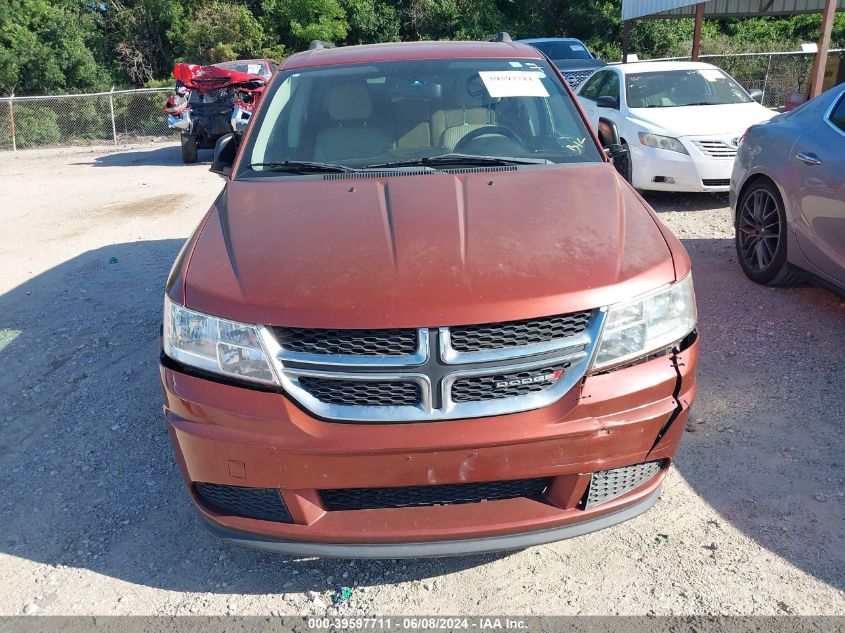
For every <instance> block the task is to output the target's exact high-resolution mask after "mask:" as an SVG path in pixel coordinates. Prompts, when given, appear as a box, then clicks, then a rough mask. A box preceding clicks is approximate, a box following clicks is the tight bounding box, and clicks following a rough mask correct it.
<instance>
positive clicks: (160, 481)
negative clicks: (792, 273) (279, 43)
mask: <svg viewBox="0 0 845 633" xmlns="http://www.w3.org/2000/svg"><path fill="white" fill-rule="evenodd" d="M0 178H2V182H3V192H4V195H3V198H4V199H5V200H6V202H5V204H4V205H3V209H2V210H0V263H2V265H1V266H0V363H1V364H0V366H2V369H3V371H2V372H0V488H1V489H2V490H3V494H2V497H0V516H2V523H1V524H0V525H2V527H0V586H2V587H3V590H2V591H1V592H0V614H19V613H41V614H187V613H200V614H227V613H228V614H294V613H295V614H305V613H325V612H327V610H328V612H329V613H342V614H351V613H363V614H376V613H379V614H397V615H399V614H408V613H418V614H419V613H429V614H450V613H451V614H486V613H511V614H520V615H525V614H577V613H581V614H617V613H621V614H633V615H641V614H840V615H842V614H845V593H844V592H843V590H845V529H844V528H845V481H844V480H843V477H845V469H843V462H844V461H845V441H844V440H843V420H845V397H843V385H845V345H844V344H843V330H845V303H843V300H842V299H841V298H839V297H837V296H835V295H833V294H831V293H829V292H827V291H824V290H820V289H816V288H794V289H780V290H770V289H765V288H762V287H759V286H756V285H754V284H752V283H751V282H749V281H748V280H746V278H745V277H744V276H743V275H742V273H741V272H740V270H739V267H738V265H737V263H736V258H735V255H734V252H733V242H732V239H731V238H732V228H731V225H730V220H729V211H728V209H727V208H726V201H725V199H724V198H718V197H713V196H708V195H704V196H670V195H660V196H657V195H655V196H650V197H649V199H650V201H651V203H652V204H653V205H654V206H655V208H656V209H657V210H658V211H659V212H660V213H661V217H662V218H663V220H664V221H665V222H666V223H667V224H668V225H669V226H670V227H671V228H672V229H673V230H674V231H675V232H676V233H677V235H678V236H679V237H680V238H681V239H682V240H683V241H684V243H685V244H686V247H687V249H688V250H689V252H690V254H691V256H692V259H693V263H694V271H695V272H694V274H695V280H696V289H697V294H698V301H699V313H700V321H701V323H700V330H701V336H702V352H701V359H700V365H699V374H698V375H699V381H700V382H699V393H698V400H697V402H696V404H695V407H694V410H693V413H692V417H691V424H690V426H689V428H688V431H689V432H688V433H687V434H686V435H685V438H684V441H683V443H682V445H681V449H680V453H679V455H678V461H677V468H675V469H673V472H672V473H671V474H670V476H669V478H668V480H667V481H666V485H665V487H664V493H663V498H662V500H661V501H660V502H659V503H658V505H657V506H655V508H654V509H652V510H651V511H650V512H648V513H647V514H645V515H643V516H640V517H638V518H637V519H635V520H633V521H631V522H629V523H625V524H623V525H620V526H617V527H614V528H611V529H608V530H605V531H602V532H598V533H594V534H590V535H587V536H584V537H581V538H578V539H575V540H569V541H564V542H560V543H557V544H553V545H547V546H543V547H536V548H532V549H528V550H525V551H521V552H518V553H510V554H501V555H488V556H480V557H467V558H454V559H439V560H426V561H372V562H370V561H365V562H361V561H353V562H350V561H335V560H315V559H308V560H302V559H299V560H296V559H290V558H287V557H283V556H279V555H269V554H263V553H260V552H255V551H251V550H246V549H240V548H237V547H233V546H228V545H225V544H222V543H220V542H218V541H216V540H215V539H214V538H213V537H211V536H209V535H208V534H207V533H206V532H205V531H204V530H203V529H202V528H201V527H200V525H199V523H198V521H197V520H196V518H195V515H194V512H193V510H192V509H191V507H190V505H189V502H188V499H187V496H186V495H185V493H184V491H183V489H182V488H183V487H182V481H181V478H180V476H179V474H178V472H177V468H176V464H175V462H174V460H173V455H172V451H171V448H170V443H169V440H168V438H167V434H166V432H165V427H164V423H163V420H162V417H161V409H160V406H161V396H160V392H159V386H158V374H157V357H158V328H159V323H160V311H161V303H162V288H163V284H164V279H165V276H166V274H167V271H168V269H169V267H170V264H171V262H172V261H173V259H174V257H175V255H176V253H177V251H178V250H179V247H180V245H181V242H182V240H183V239H184V238H185V237H186V236H187V235H188V233H189V232H190V231H191V229H192V228H193V227H194V225H195V224H196V223H197V222H198V220H199V219H200V217H201V216H202V214H203V213H204V212H205V210H206V209H207V207H208V206H209V204H210V203H211V201H212V200H213V198H214V197H215V195H216V194H217V192H218V191H219V189H220V187H221V181H220V180H219V178H218V177H217V176H215V175H213V174H210V173H209V172H208V166H207V164H205V165H195V166H183V165H181V164H180V163H179V150H178V148H177V147H175V146H171V145H167V146H161V145H159V146H139V147H129V148H122V149H121V151H119V152H115V151H114V150H113V148H82V149H64V150H45V151H41V150H39V151H26V152H18V153H17V154H12V153H10V152H5V153H2V154H0ZM342 585H347V586H350V587H352V588H353V593H352V597H351V599H349V600H348V601H346V602H344V603H343V604H342V605H341V606H340V607H339V608H338V609H335V608H332V607H327V606H326V605H328V604H330V603H331V596H332V594H333V592H335V591H337V590H338V588H339V587H341V586H342Z"/></svg>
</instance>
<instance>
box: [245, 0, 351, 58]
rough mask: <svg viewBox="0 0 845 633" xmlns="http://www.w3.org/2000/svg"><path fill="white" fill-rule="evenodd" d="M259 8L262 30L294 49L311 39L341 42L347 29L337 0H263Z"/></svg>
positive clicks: (343, 12)
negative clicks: (261, 14)
mask: <svg viewBox="0 0 845 633" xmlns="http://www.w3.org/2000/svg"><path fill="white" fill-rule="evenodd" d="M261 11H262V13H263V23H264V28H265V30H266V31H267V32H268V33H271V34H273V35H274V36H275V37H276V38H277V39H278V41H279V42H280V43H282V44H283V45H284V46H285V47H287V48H292V49H294V50H302V49H304V48H306V47H307V46H308V43H309V42H310V41H311V40H325V41H329V42H341V41H343V40H344V38H345V37H346V34H347V33H348V32H349V23H348V22H347V21H346V12H345V11H344V10H343V7H342V6H341V4H340V2H339V0H263V1H262V3H261Z"/></svg>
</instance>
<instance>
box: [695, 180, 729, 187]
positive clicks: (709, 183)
mask: <svg viewBox="0 0 845 633" xmlns="http://www.w3.org/2000/svg"><path fill="white" fill-rule="evenodd" d="M701 184H702V185H704V186H705V187H727V186H728V185H730V184H731V181H730V179H729V178H709V179H708V178H705V179H704V180H702V181H701Z"/></svg>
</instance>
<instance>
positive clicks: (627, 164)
mask: <svg viewBox="0 0 845 633" xmlns="http://www.w3.org/2000/svg"><path fill="white" fill-rule="evenodd" d="M622 147H624V148H625V158H624V159H623V160H622V161H621V162H622V164H621V165H619V173H621V174H622V175H623V176H624V177H625V180H627V181H628V182H630V183H631V184H634V170H633V167H632V166H631V148H630V147H628V144H627V143H626V142H625V141H622Z"/></svg>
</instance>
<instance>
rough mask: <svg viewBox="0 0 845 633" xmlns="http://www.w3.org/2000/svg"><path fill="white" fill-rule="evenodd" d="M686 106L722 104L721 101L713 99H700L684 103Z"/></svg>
mask: <svg viewBox="0 0 845 633" xmlns="http://www.w3.org/2000/svg"><path fill="white" fill-rule="evenodd" d="M683 105H684V106H698V105H721V104H720V103H715V102H713V101H698V102H696V103H684V104H683Z"/></svg>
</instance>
